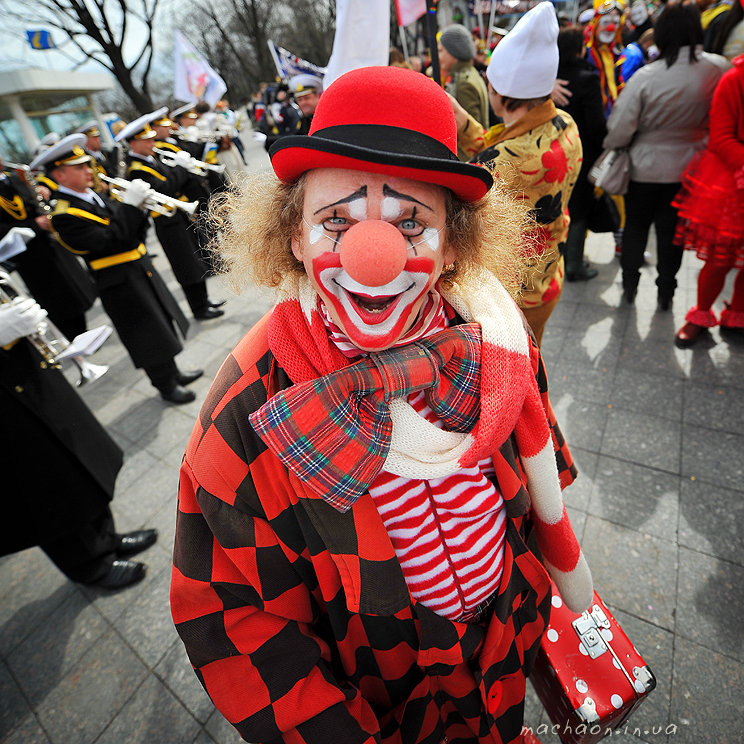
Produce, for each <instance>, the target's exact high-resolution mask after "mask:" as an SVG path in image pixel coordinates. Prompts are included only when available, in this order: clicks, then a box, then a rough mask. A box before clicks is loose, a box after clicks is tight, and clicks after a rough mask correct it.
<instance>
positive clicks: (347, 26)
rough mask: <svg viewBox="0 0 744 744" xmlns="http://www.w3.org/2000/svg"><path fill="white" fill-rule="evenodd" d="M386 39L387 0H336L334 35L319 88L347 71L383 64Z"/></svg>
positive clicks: (388, 11) (388, 23)
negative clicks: (321, 84)
mask: <svg viewBox="0 0 744 744" xmlns="http://www.w3.org/2000/svg"><path fill="white" fill-rule="evenodd" d="M389 36H390V0H336V35H335V36H334V38H333V51H332V52H331V58H330V59H329V60H328V68H327V70H326V75H325V78H324V79H323V88H324V89H325V88H327V87H328V86H329V85H330V84H331V83H332V82H333V81H334V80H335V79H336V78H337V77H340V76H341V75H343V74H344V73H345V72H349V70H356V69H357V68H358V67H368V66H370V65H387V63H388V58H389V56H390V38H389Z"/></svg>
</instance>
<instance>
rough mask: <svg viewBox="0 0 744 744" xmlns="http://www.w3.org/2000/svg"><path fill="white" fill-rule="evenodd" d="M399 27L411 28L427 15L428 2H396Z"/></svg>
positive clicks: (418, 0)
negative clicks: (415, 22)
mask: <svg viewBox="0 0 744 744" xmlns="http://www.w3.org/2000/svg"><path fill="white" fill-rule="evenodd" d="M395 10H396V12H397V14H398V25H399V26H410V25H411V24H412V23H413V22H414V21H417V20H418V19H419V18H421V16H422V15H424V13H426V0H395Z"/></svg>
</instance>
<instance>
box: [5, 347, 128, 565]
mask: <svg viewBox="0 0 744 744" xmlns="http://www.w3.org/2000/svg"><path fill="white" fill-rule="evenodd" d="M0 406H1V407H0V410H1V411H2V421H3V434H2V437H0V440H1V441H2V452H3V490H4V496H5V498H4V499H3V518H2V519H0V555H5V554H7V553H13V552H15V551H18V550H24V549H25V548H29V547H31V546H33V545H38V544H39V543H41V542H45V541H47V540H48V539H49V538H50V537H52V536H59V534H61V533H64V532H67V531H73V530H74V529H75V526H76V525H79V524H80V523H82V522H85V521H87V520H89V519H91V518H92V517H93V516H95V515H97V514H99V513H101V512H103V511H104V510H105V509H107V506H108V502H109V501H111V499H112V497H113V495H114V483H115V481H116V476H117V474H118V472H119V470H120V468H121V464H122V453H121V450H120V449H119V447H118V446H117V444H116V443H115V442H114V440H113V439H111V437H110V436H109V435H108V434H107V433H106V430H105V429H104V428H103V427H102V426H101V425H100V424H99V423H98V421H97V420H96V418H95V417H94V416H93V414H92V413H91V412H90V410H89V409H88V407H87V406H86V405H85V403H83V401H82V400H81V399H80V397H79V396H78V394H77V393H76V392H75V390H74V389H73V388H72V387H71V386H70V384H69V383H68V382H67V380H66V379H65V377H64V375H63V374H62V373H61V372H59V371H58V370H56V369H53V368H51V367H49V366H48V365H46V363H44V361H43V359H42V357H41V355H40V354H39V353H38V352H37V351H36V350H35V349H34V348H33V347H32V346H31V343H30V342H29V341H28V340H26V339H20V340H19V341H17V342H16V343H15V344H14V345H13V346H12V347H11V348H10V349H8V350H6V349H0Z"/></svg>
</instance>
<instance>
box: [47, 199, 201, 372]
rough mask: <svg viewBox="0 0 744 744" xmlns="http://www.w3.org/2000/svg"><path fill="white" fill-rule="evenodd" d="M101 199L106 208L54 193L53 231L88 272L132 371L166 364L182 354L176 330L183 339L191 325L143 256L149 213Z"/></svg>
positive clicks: (145, 254)
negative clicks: (82, 260)
mask: <svg viewBox="0 0 744 744" xmlns="http://www.w3.org/2000/svg"><path fill="white" fill-rule="evenodd" d="M100 198H101V199H102V201H103V203H104V206H99V205H98V204H97V203H91V202H88V201H86V200H85V199H83V198H81V197H77V196H72V195H70V194H67V193H63V192H59V191H58V192H57V204H56V207H55V210H54V212H53V214H52V218H51V219H52V227H53V228H54V230H55V232H56V233H57V235H58V237H59V240H60V242H61V243H62V245H64V246H65V247H66V248H67V249H68V250H70V251H72V252H73V253H76V254H77V255H79V256H82V257H83V259H84V260H85V262H86V263H87V264H88V266H89V268H90V269H91V272H92V274H93V278H94V280H95V282H96V286H97V287H98V293H99V295H100V297H101V302H102V303H103V307H104V309H105V310H106V312H107V313H108V316H109V317H110V318H111V322H112V323H113V324H114V327H115V328H116V332H117V333H118V334H119V338H120V339H121V342H122V343H123V344H124V346H125V347H126V349H127V351H128V352H129V355H130V357H131V358H132V362H133V363H134V366H135V367H151V366H153V365H158V364H164V363H167V362H169V361H170V360H171V359H172V358H173V357H174V356H175V355H176V354H177V353H178V352H179V351H181V349H182V348H183V347H182V346H181V342H180V340H179V338H178V336H177V334H176V331H175V328H174V324H175V325H176V326H178V327H179V328H180V330H181V332H182V334H183V335H184V336H185V335H186V331H187V330H188V326H189V324H188V321H187V320H186V318H185V317H184V314H183V312H182V311H181V309H180V308H179V306H178V303H177V302H176V300H175V298H174V297H173V295H172V294H171V293H170V291H169V290H168V288H167V287H166V286H165V282H163V280H162V279H161V278H160V275H159V274H158V273H157V271H156V270H155V267H154V266H153V265H152V262H151V260H150V258H149V257H148V256H147V252H146V249H145V245H144V238H145V233H146V231H147V213H146V212H144V211H142V210H140V209H137V208H136V207H132V206H129V205H126V204H121V203H119V202H116V201H114V200H112V199H109V198H108V197H105V196H102V197H100Z"/></svg>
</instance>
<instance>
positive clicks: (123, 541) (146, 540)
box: [116, 530, 158, 558]
mask: <svg viewBox="0 0 744 744" xmlns="http://www.w3.org/2000/svg"><path fill="white" fill-rule="evenodd" d="M157 539H158V531H157V530H136V531H135V532H127V533H126V534H125V535H119V547H118V548H117V549H116V555H118V556H119V558H122V557H124V556H128V555H136V554H137V553H141V552H142V551H143V550H147V548H149V547H150V546H151V545H154V544H155V541H156V540H157Z"/></svg>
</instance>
